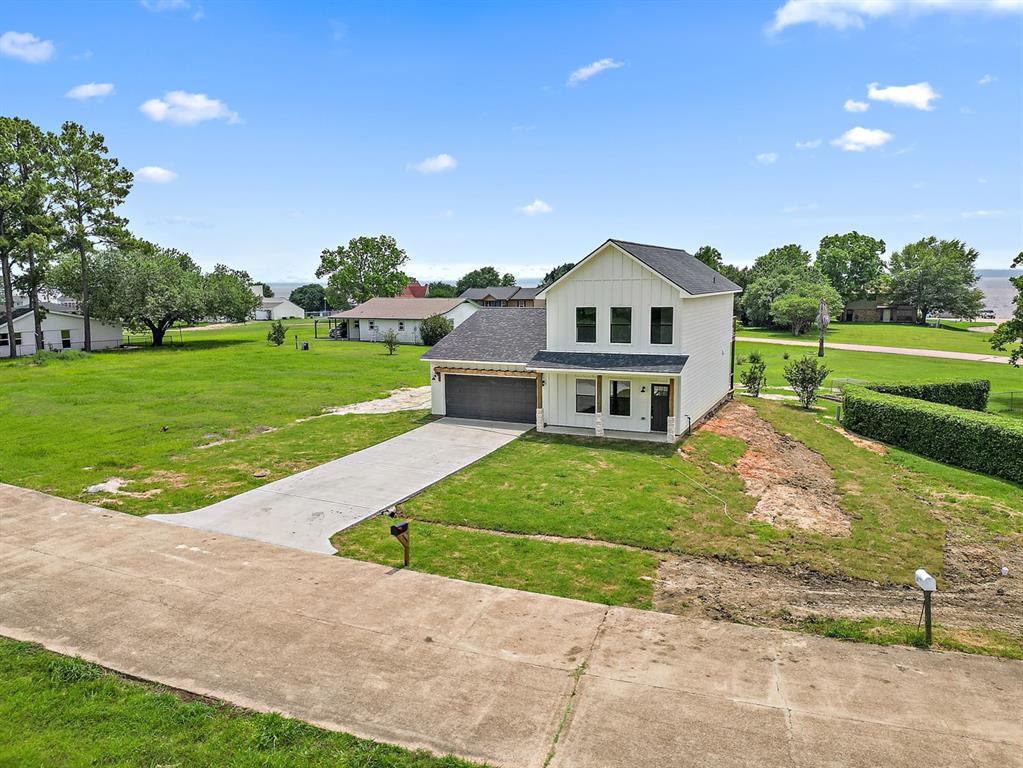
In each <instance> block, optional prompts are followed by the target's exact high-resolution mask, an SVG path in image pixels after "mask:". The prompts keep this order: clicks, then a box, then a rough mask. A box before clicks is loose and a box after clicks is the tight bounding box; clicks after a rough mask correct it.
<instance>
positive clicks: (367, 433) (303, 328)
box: [0, 323, 429, 513]
mask: <svg viewBox="0 0 1023 768" xmlns="http://www.w3.org/2000/svg"><path fill="white" fill-rule="evenodd" d="M267 325H268V323H250V324H246V325H245V326H241V327H234V328H225V329H214V330H200V331H192V332H185V333H184V334H183V338H184V344H183V345H178V344H175V345H173V346H169V347H167V348H164V349H151V348H140V349H125V350H118V351H109V352H99V353H95V354H92V355H88V356H84V357H81V358H79V359H70V360H67V361H59V360H58V361H54V362H50V363H48V364H46V365H41V366H40V365H30V364H27V361H19V362H16V363H13V364H12V363H0V432H2V433H3V434H4V435H6V436H7V438H6V439H5V440H3V442H2V444H0V481H2V482H6V483H12V484H14V485H20V486H24V487H27V488H33V489H36V490H40V491H46V492H48V493H54V494H56V495H58V496H64V497H67V498H73V499H81V500H87V501H92V502H97V501H103V500H106V503H108V504H110V505H113V506H115V507H116V508H117V509H121V510H123V511H126V512H133V513H149V512H180V511H184V510H188V509H194V508H195V507H196V506H200V505H202V504H204V503H211V502H212V501H216V500H218V499H220V498H224V497H225V496H230V495H234V494H236V493H239V492H241V491H244V490H248V489H249V488H252V487H255V486H257V485H261V484H263V483H266V482H269V481H271V480H274V479H277V478H279V477H283V476H285V475H287V474H291V473H292V472H295V471H298V470H301V469H305V468H307V467H309V466H312V465H315V464H319V463H322V462H324V461H327V460H329V459H331V458H336V457H337V456H342V455H344V454H346V453H349V452H351V451H355V450H359V449H361V448H364V447H366V446H368V445H372V444H374V443H377V442H380V441H381V440H384V439H387V438H388V437H392V436H394V435H396V434H400V433H401V432H404V431H406V430H408V429H411V428H413V427H415V426H417V425H418V424H420V423H422V419H423V418H424V416H425V414H423V413H409V412H406V413H395V414H388V415H383V416H341V417H333V416H331V417H325V418H322V419H315V420H312V421H307V422H304V423H301V424H297V423H295V420H296V419H299V418H304V417H308V416H314V415H317V414H319V413H321V412H322V409H323V408H325V407H329V406H337V405H345V404H348V403H353V402H358V401H362V400H370V399H373V398H377V397H382V396H386V394H387V393H388V392H389V391H390V390H392V389H395V388H398V387H403V386H422V385H424V384H427V383H428V382H429V373H428V372H429V368H428V366H427V365H426V364H425V363H423V362H421V361H420V360H419V357H420V355H422V353H423V348H422V347H411V346H408V347H400V348H399V349H398V351H397V353H396V354H395V355H394V356H393V357H392V356H388V355H387V352H386V350H385V349H384V347H383V345H380V344H370V343H354V342H330V341H320V342H313V343H312V348H311V349H310V350H309V351H307V352H301V351H297V350H296V349H295V346H294V343H293V339H292V338H291V337H292V336H293V335H294V333H296V332H298V333H299V334H301V338H302V339H309V338H311V336H312V327H311V325H295V326H293V330H292V331H291V333H289V343H287V344H285V345H284V346H282V347H270V346H267V344H266V342H265V338H266V328H267ZM15 436H17V437H18V438H20V439H15ZM221 441H229V442H223V443H221V444H219V445H214V446H212V447H208V448H200V447H199V446H203V445H209V444H210V443H218V442H221ZM261 470H265V471H266V474H265V475H264V476H262V477H259V478H257V477H254V476H253V475H254V473H259V474H263V473H262V472H261ZM112 477H119V478H123V479H127V480H131V481H132V482H131V484H129V485H127V486H125V488H124V489H123V490H125V491H128V492H129V493H131V494H136V495H127V494H125V493H122V494H118V495H116V496H115V495H110V494H107V495H104V494H84V493H83V491H84V489H85V488H86V487H88V486H91V485H94V484H96V483H101V482H104V481H106V480H108V479H109V478H112ZM156 490H158V491H159V493H153V491H156Z"/></svg>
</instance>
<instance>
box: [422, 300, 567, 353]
mask: <svg viewBox="0 0 1023 768" xmlns="http://www.w3.org/2000/svg"><path fill="white" fill-rule="evenodd" d="M545 346H547V313H546V311H545V310H543V309H534V308H532V307H529V308H508V309H502V310H501V311H499V312H498V311H492V312H485V311H484V312H475V313H473V315H472V316H471V317H469V319H468V320H466V321H465V322H463V323H462V324H461V325H459V326H458V327H457V328H455V330H453V331H452V332H451V333H449V334H448V335H447V336H445V337H444V338H443V339H441V340H440V341H438V342H437V343H436V344H435V345H434V346H433V348H432V349H431V350H430V351H429V352H427V353H426V354H425V355H423V359H424V360H463V361H466V362H469V361H476V362H481V363H528V362H529V361H530V360H532V359H533V356H534V355H535V354H536V353H537V352H539V351H540V350H541V349H543V348H544V347H545Z"/></svg>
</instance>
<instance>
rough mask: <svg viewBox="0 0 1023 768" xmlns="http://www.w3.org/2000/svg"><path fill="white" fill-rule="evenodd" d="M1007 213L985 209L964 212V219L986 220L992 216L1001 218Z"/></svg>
mask: <svg viewBox="0 0 1023 768" xmlns="http://www.w3.org/2000/svg"><path fill="white" fill-rule="evenodd" d="M1004 213H1005V211H996V210H984V209H983V208H982V209H980V210H978V211H963V213H962V217H963V218H964V219H986V218H990V217H991V216H1001V215H1002V214H1004Z"/></svg>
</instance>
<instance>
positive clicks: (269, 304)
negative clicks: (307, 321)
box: [253, 298, 305, 320]
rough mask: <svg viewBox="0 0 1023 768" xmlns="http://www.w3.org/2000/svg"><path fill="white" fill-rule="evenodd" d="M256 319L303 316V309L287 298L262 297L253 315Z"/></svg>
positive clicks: (283, 318) (284, 318) (281, 318)
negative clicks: (261, 301)
mask: <svg viewBox="0 0 1023 768" xmlns="http://www.w3.org/2000/svg"><path fill="white" fill-rule="evenodd" d="M253 317H254V318H255V319H256V320H286V319H289V318H292V317H298V318H304V317H305V310H304V309H302V307H300V306H298V304H295V303H294V302H292V301H288V299H273V298H270V299H263V303H262V304H260V305H259V306H258V307H257V308H256V311H255V313H254V315H253Z"/></svg>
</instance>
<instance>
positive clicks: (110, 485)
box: [85, 477, 163, 499]
mask: <svg viewBox="0 0 1023 768" xmlns="http://www.w3.org/2000/svg"><path fill="white" fill-rule="evenodd" d="M131 482H132V481H131V480H125V479H124V478H123V477H111V478H109V479H108V480H104V481H103V482H102V483H96V484H95V485H90V486H89V487H88V488H86V489H85V493H107V494H113V495H116V496H131V497H132V498H133V499H148V498H151V497H153V496H156V495H157V494H158V493H163V489H162V488H150V489H149V490H148V491H125V490H122V488H124V486H126V485H128V484H129V483H131Z"/></svg>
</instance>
